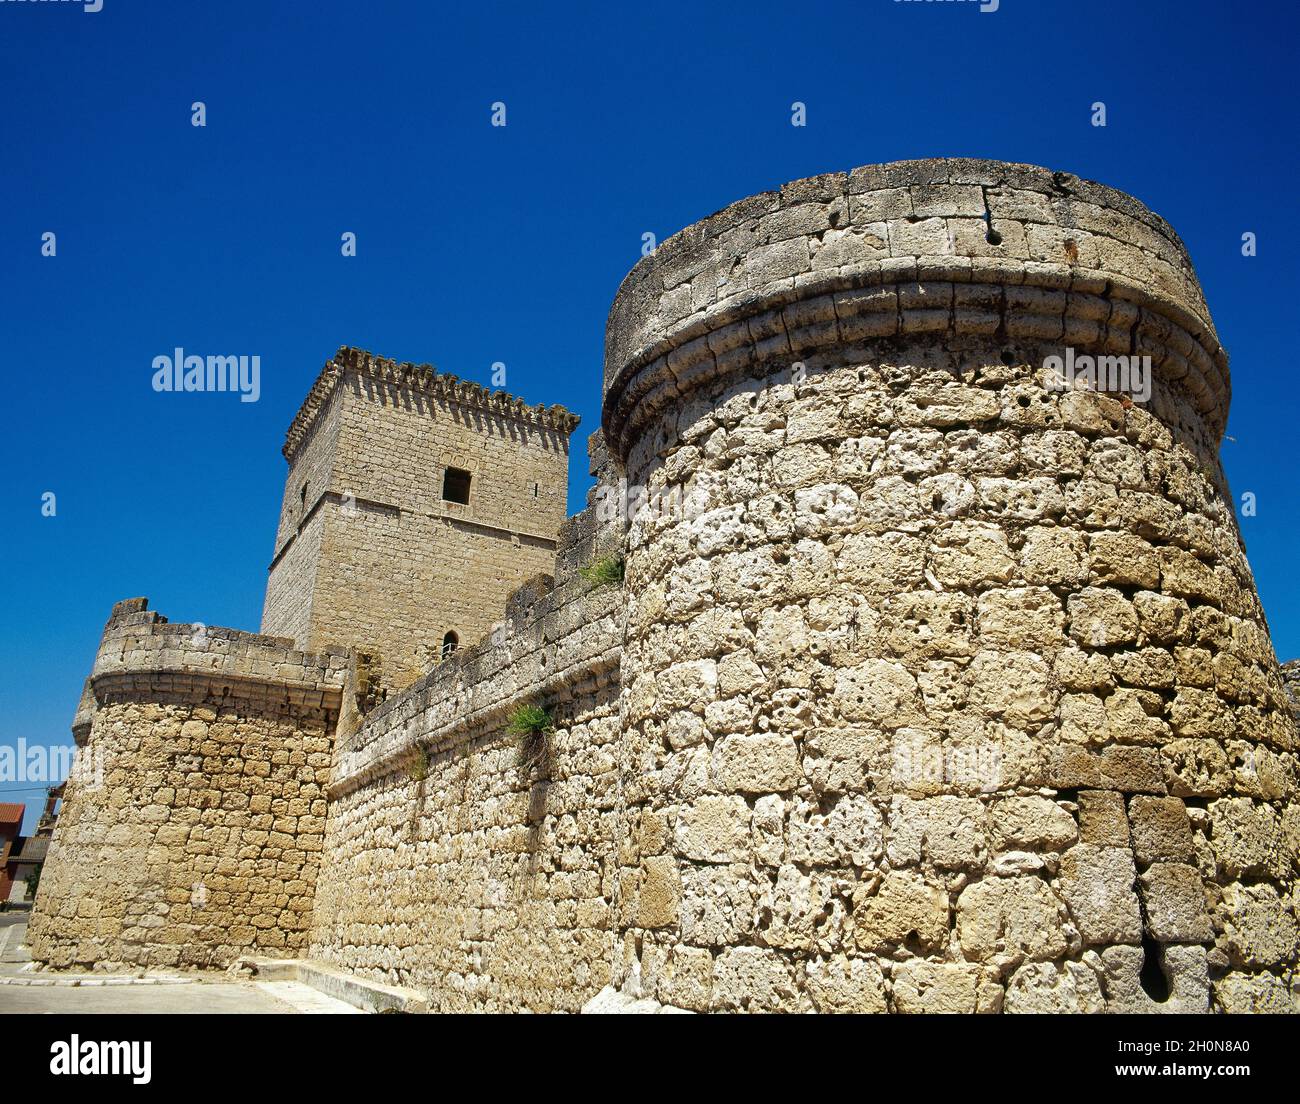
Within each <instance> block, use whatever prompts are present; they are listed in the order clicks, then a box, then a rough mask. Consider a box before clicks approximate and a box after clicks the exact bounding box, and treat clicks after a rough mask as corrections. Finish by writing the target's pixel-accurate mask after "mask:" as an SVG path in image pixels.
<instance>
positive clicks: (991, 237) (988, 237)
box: [984, 226, 1002, 245]
mask: <svg viewBox="0 0 1300 1104" xmlns="http://www.w3.org/2000/svg"><path fill="white" fill-rule="evenodd" d="M984 240H985V241H986V242H988V243H989V245H1001V244H1002V235H1001V234H999V233H998V232H997V231H996V230H994V229H993V228H992V227H991V226H990V227H989V232H988V233H987V234H985V235H984Z"/></svg>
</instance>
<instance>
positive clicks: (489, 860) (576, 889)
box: [310, 511, 622, 1012]
mask: <svg viewBox="0 0 1300 1104" xmlns="http://www.w3.org/2000/svg"><path fill="white" fill-rule="evenodd" d="M561 547H562V550H563V551H562V557H561V558H562V562H564V563H566V564H568V563H569V562H570V560H571V557H570V556H569V555H568V550H569V549H570V548H583V549H588V550H595V549H599V548H600V547H602V544H601V541H600V527H599V526H597V525H596V524H595V522H594V520H593V517H592V513H591V511H587V512H585V513H584V514H581V515H579V516H578V517H576V518H573V519H570V521H569V522H568V523H567V524H566V526H565V528H564V531H563V533H562V536H561ZM567 574H568V577H567V578H565V577H563V576H562V577H561V581H560V582H559V583H558V584H557V585H556V586H555V587H554V588H553V589H551V586H550V580H549V579H545V578H544V579H539V580H535V581H534V582H533V583H531V584H530V585H528V586H526V587H525V588H523V589H522V590H520V591H519V592H518V593H517V594H516V595H514V596H513V597H512V599H511V601H510V603H509V605H508V608H507V611H506V619H505V622H504V624H503V626H502V628H501V630H500V631H499V632H498V633H497V634H496V635H495V637H494V639H493V640H488V641H484V642H483V644H482V645H480V646H479V647H477V648H466V649H462V650H461V651H460V652H458V653H457V654H456V656H455V657H454V658H452V659H450V660H448V661H446V662H444V663H442V664H440V665H438V666H436V667H434V668H433V670H432V671H430V672H429V674H428V675H426V676H425V677H424V678H422V679H421V680H420V681H419V682H417V683H416V684H415V685H413V686H412V687H410V688H409V689H408V690H407V691H405V692H404V693H402V694H401V695H399V696H396V697H391V698H390V699H389V700H388V701H387V702H385V703H384V704H383V705H382V706H381V707H379V708H378V709H376V710H375V711H374V712H373V713H371V714H370V715H369V716H368V717H367V718H366V719H365V721H364V724H363V725H362V726H361V727H360V728H359V729H358V730H357V731H356V732H355V733H353V734H351V735H345V736H341V737H340V741H339V749H338V755H337V759H336V765H335V772H334V782H333V784H332V785H331V787H330V807H329V808H330V811H329V824H328V829H327V833H326V842H325V847H326V853H327V855H328V857H329V858H328V862H327V863H326V864H325V866H324V867H323V868H322V871H321V880H320V886H319V889H318V893H317V900H316V911H315V915H314V918H313V925H312V938H311V949H310V953H311V955H312V957H314V958H320V959H323V960H324V961H327V962H330V963H332V964H334V965H336V966H339V967H343V968H345V969H349V970H354V971H356V972H358V973H360V974H363V975H365V976H367V977H370V978H372V979H374V980H378V981H385V982H390V983H395V984H402V985H410V986H415V987H418V988H420V989H422V990H425V991H426V992H428V993H429V995H430V997H431V1001H432V1004H431V1007H433V1008H434V1009H436V1010H439V1011H517V1010H523V1009H527V1010H530V1011H534V1012H543V1011H553V1010H563V1011H577V1010H578V1009H579V1008H581V1006H582V1004H583V1003H584V1002H585V1001H586V1000H588V999H589V998H591V997H592V996H593V995H594V994H596V993H597V992H598V991H599V990H600V989H601V987H602V986H604V985H606V984H607V983H608V982H609V980H610V969H611V965H612V963H613V961H614V958H615V955H614V943H613V939H614V937H613V931H614V928H615V923H616V921H615V909H616V907H617V891H618V879H617V863H618V854H619V850H620V848H621V846H622V839H621V837H620V827H621V823H622V821H621V817H620V814H619V809H618V801H619V785H618V783H619V773H618V736H619V720H618V710H619V682H618V654H619V645H620V643H621V638H622V592H621V591H620V590H619V589H618V588H616V587H607V588H598V589H593V588H592V587H591V586H590V585H589V584H588V583H586V582H585V581H584V580H582V579H581V578H578V577H576V576H575V575H573V574H572V573H571V572H569V573H567ZM524 704H537V705H540V706H542V707H544V708H545V709H547V710H548V711H549V712H550V713H551V715H552V717H553V718H554V719H555V722H556V730H555V732H554V733H553V734H552V735H551V737H550V739H549V755H548V762H547V763H546V764H545V765H544V766H541V767H538V768H530V767H528V766H526V765H525V764H524V763H521V760H520V749H521V741H520V738H519V737H517V736H514V735H511V734H510V733H508V732H506V731H505V728H506V724H507V721H508V718H509V716H510V715H511V713H512V712H513V711H514V710H515V709H516V708H517V707H518V706H520V705H524Z"/></svg>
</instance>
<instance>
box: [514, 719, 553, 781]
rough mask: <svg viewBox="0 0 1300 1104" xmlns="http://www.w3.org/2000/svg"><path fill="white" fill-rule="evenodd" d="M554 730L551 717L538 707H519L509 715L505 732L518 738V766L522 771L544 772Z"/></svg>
mask: <svg viewBox="0 0 1300 1104" xmlns="http://www.w3.org/2000/svg"><path fill="white" fill-rule="evenodd" d="M554 728H555V722H554V721H553V720H552V719H551V715H550V714H549V713H548V712H547V711H546V710H545V709H543V708H542V707H541V706H540V705H521V706H520V707H519V708H518V709H516V710H515V711H514V712H513V713H511V714H510V720H509V721H508V722H507V723H506V731H507V732H509V733H510V734H511V735H512V736H517V737H519V765H520V767H522V768H523V769H524V770H526V771H529V772H532V771H540V772H544V770H545V768H546V766H547V764H548V761H549V758H550V740H549V737H550V734H551V732H552V731H553V730H554Z"/></svg>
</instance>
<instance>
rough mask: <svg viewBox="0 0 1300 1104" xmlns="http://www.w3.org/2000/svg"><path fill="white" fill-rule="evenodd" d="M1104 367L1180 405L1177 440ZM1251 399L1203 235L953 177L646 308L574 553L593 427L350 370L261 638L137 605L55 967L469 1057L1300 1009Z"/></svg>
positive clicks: (1056, 188)
mask: <svg viewBox="0 0 1300 1104" xmlns="http://www.w3.org/2000/svg"><path fill="white" fill-rule="evenodd" d="M1067 354H1068V355H1069V356H1070V357H1075V356H1076V355H1077V356H1080V357H1084V356H1086V357H1093V358H1106V357H1129V356H1135V357H1147V356H1149V357H1150V358H1151V361H1150V363H1151V365H1152V378H1151V379H1150V380H1149V381H1148V385H1149V388H1150V390H1149V394H1143V395H1141V396H1139V397H1138V398H1137V401H1135V399H1134V396H1132V395H1129V394H1126V393H1102V392H1099V391H1096V390H1088V389H1074V388H1064V389H1063V388H1061V387H1060V386H1059V381H1056V380H1053V379H1051V378H1049V376H1050V373H1049V372H1048V371H1047V370H1046V369H1045V365H1046V364H1048V363H1049V362H1050V360H1051V358H1053V357H1055V358H1058V361H1059V359H1060V358H1062V357H1063V356H1065V355H1067ZM1228 401H1229V378H1228V362H1227V355H1226V353H1225V352H1224V350H1223V348H1222V347H1221V346H1220V344H1219V341H1218V338H1217V336H1216V333H1215V329H1214V325H1213V322H1212V321H1211V318H1210V314H1209V311H1208V309H1207V308H1206V304H1205V301H1204V297H1203V295H1202V292H1201V289H1200V286H1199V284H1198V282H1197V279H1196V276H1195V274H1194V271H1193V268H1192V265H1191V261H1190V259H1189V258H1188V255H1187V252H1186V249H1185V248H1184V246H1183V245H1182V243H1181V242H1180V240H1179V239H1178V237H1177V235H1176V234H1175V233H1174V231H1173V230H1172V229H1171V228H1170V227H1169V226H1168V225H1167V224H1166V223H1165V222H1164V221H1163V220H1162V219H1160V218H1159V217H1158V216H1156V215H1154V214H1153V213H1151V212H1150V211H1149V210H1148V209H1147V208H1146V207H1144V206H1143V205H1142V204H1141V203H1139V202H1137V201H1136V200H1134V199H1132V198H1130V197H1129V196H1127V195H1124V194H1122V193H1119V192H1116V191H1114V190H1112V189H1110V188H1107V187H1104V186H1101V185H1098V184H1094V183H1091V182H1088V181H1084V180H1081V179H1079V178H1077V177H1075V176H1073V175H1070V174H1066V173H1059V172H1058V173H1053V172H1050V171H1048V170H1045V169H1041V168H1035V167H1031V166H1025V165H1017V164H1008V163H1002V162H990V161H972V160H957V159H937V160H928V161H915V162H903V163H897V164H890V165H883V166H867V167H864V168H859V169H855V170H853V171H852V172H849V173H833V174H828V175H825V176H819V177H814V178H811V179H807V180H800V181H796V182H794V183H791V184H788V185H786V186H785V187H783V188H781V189H780V190H779V191H776V192H767V193H763V194H761V195H756V196H752V197H750V198H748V199H744V200H742V201H740V202H738V203H735V204H733V205H732V206H730V207H727V208H726V209H725V210H722V211H720V212H718V213H717V214H715V215H713V216H711V217H710V218H708V219H705V220H704V221H702V222H700V223H697V224H695V225H693V226H691V227H688V228H687V229H686V230H684V231H682V232H681V233H679V234H677V235H675V236H674V237H672V238H671V239H669V240H668V241H666V242H664V243H663V244H662V245H660V246H659V248H658V249H657V250H656V251H655V252H654V253H653V255H651V256H649V257H646V258H644V259H643V260H642V261H641V262H640V263H639V264H637V266H636V267H635V268H634V269H633V270H632V272H631V273H630V275H629V276H628V277H627V279H626V280H625V281H624V283H623V285H622V287H621V288H620V289H619V291H618V294H617V297H616V299H615V301H614V305H613V308H612V310H611V313H610V317H609V323H608V327H607V336H606V355H605V377H604V413H603V427H602V431H601V432H598V433H596V434H595V435H593V437H592V438H591V443H590V446H589V451H590V455H591V461H592V474H593V475H594V476H595V477H596V480H597V482H596V487H595V488H594V489H593V491H592V493H591V495H590V496H589V500H588V507H587V509H586V510H584V511H583V512H581V513H579V514H578V515H576V516H575V517H571V518H568V519H567V520H566V519H565V518H564V501H565V482H566V471H567V454H568V448H569V442H570V436H571V434H572V432H573V430H574V429H575V427H576V424H577V419H576V418H575V417H573V416H572V415H571V414H569V413H568V412H567V411H565V410H564V409H562V408H560V407H554V406H553V407H550V408H544V407H537V406H528V405H526V404H524V403H523V402H521V401H520V400H518V399H515V398H513V397H510V396H507V395H504V394H501V393H492V392H489V391H486V390H484V389H482V388H479V387H477V386H475V385H472V384H468V383H464V382H459V381H456V380H455V379H453V378H449V377H445V376H441V375H438V374H436V373H434V372H432V371H431V370H430V369H428V368H420V367H415V366H412V365H408V364H396V363H393V362H390V361H386V360H381V359H378V358H375V357H372V356H370V355H369V354H367V353H363V352H359V351H356V350H352V349H343V350H340V352H339V353H338V354H337V355H336V356H335V357H334V358H333V360H331V362H330V363H329V364H328V365H327V366H326V368H325V370H324V372H323V373H322V374H321V376H320V378H319V379H318V380H317V381H316V383H315V385H314V386H313V387H312V389H311V392H310V394H309V395H308V397H307V399H306V402H305V403H304V404H303V407H302V409H301V410H300V411H299V413H298V415H297V417H296V418H295V419H294V420H293V423H292V425H291V427H290V429H289V432H288V436H287V439H286V442H285V446H284V454H285V457H286V459H287V461H288V463H289V472H288V477H287V479H286V483H285V492H284V503H283V506H282V509H281V514H280V524H279V529H278V532H277V535H276V539H275V549H274V555H273V558H272V562H271V568H270V576H269V580H268V584H267V589H266V603H265V612H264V616H263V622H262V626H261V629H262V632H261V634H256V635H255V634H250V633H243V632H236V631H233V630H227V629H218V628H211V627H207V626H195V625H187V624H172V623H169V622H167V620H166V619H165V618H163V617H161V616H160V615H159V614H157V613H155V612H153V611H150V610H149V609H148V608H147V603H146V602H145V600H144V599H133V600H129V601H126V602H121V603H119V604H118V605H117V606H116V607H115V608H114V610H113V612H112V616H111V618H110V619H109V622H108V624H107V626H106V628H105V630H104V635H103V639H102V641H101V644H100V647H99V652H98V655H97V657H96V659H95V663H94V668H93V671H92V673H91V676H90V678H89V679H88V680H87V684H86V690H85V693H84V695H83V698H82V702H81V705H80V707H79V709H78V711H77V715H76V720H75V724H74V733H75V735H76V739H77V742H78V744H79V745H81V746H82V748H83V749H86V750H88V751H91V752H93V753H94V755H95V757H96V758H95V761H96V762H101V763H102V764H103V772H102V773H103V777H102V779H101V780H100V781H99V782H93V781H88V780H77V781H75V782H74V783H71V784H70V785H69V787H68V790H67V793H66V798H65V805H64V810H63V813H62V815H61V817H60V820H59V824H58V828H57V831H56V834H55V838H54V841H53V843H52V846H51V849H50V854H49V859H48V861H47V864H46V868H45V874H44V877H43V879H42V882H41V885H40V889H39V894H38V898H37V901H36V906H35V913H34V916H33V918H32V922H31V930H30V933H29V943H30V946H31V949H32V952H33V954H34V956H35V957H36V958H37V959H38V960H40V961H43V962H45V963H47V964H48V965H49V966H51V967H55V968H58V967H73V966H87V965H95V964H104V963H131V964H136V965H164V966H173V967H174V966H197V967H223V966H226V965H228V964H229V963H230V962H231V961H232V960H234V959H236V958H238V957H239V956H241V955H248V954H252V955H266V956H271V957H282V958H283V957H294V956H298V957H302V958H307V959H311V960H314V961H319V962H323V963H327V964H330V965H331V966H333V967H336V968H339V969H342V970H346V971H349V972H351V973H353V974H356V975H358V976H362V977H365V978H369V979H372V980H375V981H381V982H389V983H393V984H400V985H404V986H408V987H412V988H415V989H419V990H422V991H423V992H424V993H426V994H427V995H428V998H429V1001H430V1004H431V1006H432V1007H433V1008H436V1009H439V1010H448V1011H473V1010H482V1011H507V1010H531V1011H550V1010H569V1011H576V1010H579V1009H581V1008H583V1007H584V1006H586V1007H588V1008H592V1009H630V1010H636V1011H645V1010H660V1009H663V1010H669V1009H685V1010H691V1011H701V1012H703V1011H713V1010H719V1011H726V1010H746V1011H767V1010H770V1011H812V1010H815V1011H823V1012H829V1011H874V1012H884V1011H890V1012H924V1011H943V1012H999V1011H1001V1012H1019V1011H1054V1012H1087V1011H1112V1012H1129V1011H1186V1012H1203V1011H1208V1010H1215V1011H1225V1012H1263V1011H1294V1010H1295V1008H1296V1002H1297V995H1296V994H1297V986H1298V985H1300V982H1298V981H1297V973H1296V968H1297V944H1298V943H1300V932H1298V928H1297V906H1298V905H1300V899H1298V898H1297V883H1296V869H1297V865H1298V864H1300V803H1297V801H1296V798H1295V788H1296V784H1297V770H1296V753H1297V727H1296V721H1295V719H1294V717H1293V715H1292V711H1291V709H1290V707H1289V705H1288V699H1287V697H1286V694H1285V691H1284V687H1283V679H1282V675H1281V673H1280V671H1279V666H1278V663H1277V660H1276V658H1275V656H1274V653H1273V649H1272V645H1271V642H1270V639H1269V635H1268V628H1267V624H1266V621H1265V618H1264V614H1263V611H1262V610H1261V608H1260V604H1259V600H1258V597H1257V595H1256V592H1255V587H1254V583H1253V579H1252V577H1251V572H1250V568H1249V566H1248V564H1247V561H1246V557H1245V553H1244V549H1243V545H1242V542H1241V538H1240V534H1239V533H1238V530H1237V525H1236V519H1235V514H1234V510H1233V506H1232V499H1231V497H1230V493H1229V490H1228V487H1227V484H1226V481H1225V479H1224V475H1223V470H1222V468H1221V466H1220V462H1219V458H1218V446H1219V442H1220V439H1221V437H1222V434H1223V430H1224V425H1225V422H1226V419H1227V413H1228ZM613 564H621V565H622V574H621V575H620V574H619V572H618V571H617V570H614V569H612V568H611V567H610V565H613ZM593 566H595V567H601V566H604V567H605V568H606V569H607V570H604V571H599V570H592V568H593ZM521 717H524V718H525V720H523V721H521ZM528 717H531V720H529V719H527V718H528ZM539 718H540V719H539Z"/></svg>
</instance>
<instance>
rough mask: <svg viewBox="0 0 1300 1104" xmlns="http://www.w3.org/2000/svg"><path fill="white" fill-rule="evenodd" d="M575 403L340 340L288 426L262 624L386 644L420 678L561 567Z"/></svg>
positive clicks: (317, 641)
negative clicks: (528, 585) (534, 399)
mask: <svg viewBox="0 0 1300 1104" xmlns="http://www.w3.org/2000/svg"><path fill="white" fill-rule="evenodd" d="M577 424H578V418H577V417H576V416H575V415H573V414H571V413H569V411H567V410H565V409H564V408H563V407H561V406H550V407H544V406H529V405H527V404H526V403H524V402H523V401H522V400H521V399H517V398H515V397H514V396H512V395H507V394H506V393H505V392H502V391H497V392H493V391H489V390H487V389H486V388H483V387H480V386H479V385H478V384H474V383H467V382H464V381H462V380H458V379H457V378H456V377H455V376H446V375H440V374H438V373H436V372H434V370H433V369H432V368H431V367H429V366H428V365H413V364H398V363H396V362H395V361H391V360H385V359H383V358H380V357H375V356H372V355H371V354H369V353H367V352H364V351H362V350H359V349H351V348H347V347H344V348H342V349H340V350H339V351H338V353H336V354H335V356H334V358H333V359H332V360H331V361H330V362H329V363H328V364H326V365H325V368H324V369H323V370H322V372H321V374H320V376H319V377H318V378H317V380H316V382H315V384H314V385H313V386H312V389H311V391H310V393H309V394H308V396H307V399H306V401H305V402H304V403H303V405H302V408H301V409H300V410H299V411H298V414H297V417H295V418H294V420H293V424H292V425H291V426H290V427H289V432H288V434H287V435H286V438H285V444H284V450H283V451H284V456H285V459H286V460H288V462H289V475H288V479H287V480H286V481H285V487H284V503H283V505H282V506H281V509H280V526H279V531H278V532H277V534H276V538H275V555H274V557H273V558H272V560H271V567H270V578H269V579H268V581H267V587H266V603H265V606H264V608H263V613H262V632H264V633H267V634H270V635H274V636H287V637H292V638H293V640H294V641H295V643H296V644H297V646H298V647H299V648H303V649H306V650H311V651H315V650H318V649H320V648H322V647H325V646H327V645H342V646H346V647H354V648H357V649H359V650H361V651H364V652H370V653H377V654H378V656H379V658H380V663H381V670H382V681H383V683H384V684H385V685H387V686H389V687H398V686H402V685H405V684H407V683H409V682H411V681H413V680H414V679H415V678H416V677H418V675H419V674H420V672H421V671H422V670H423V669H424V668H425V667H426V666H427V665H428V664H429V663H430V661H431V660H433V659H435V658H437V657H438V656H439V655H440V654H442V653H444V652H445V651H447V650H449V649H450V648H454V647H456V646H458V645H460V644H473V643H476V642H477V641H478V640H479V639H480V638H481V637H482V636H484V635H485V634H486V633H487V632H488V631H490V629H491V628H492V625H493V624H494V623H495V622H496V621H497V620H499V619H500V617H501V615H502V612H503V610H504V607H505V601H506V598H507V596H508V595H509V594H510V592H511V591H512V590H513V589H514V588H515V587H517V586H518V585H519V584H520V583H522V582H523V581H524V580H525V579H528V578H529V577H531V576H533V575H537V574H542V573H550V572H552V571H553V570H554V565H555V544H556V536H557V533H558V531H559V528H560V525H561V524H562V523H563V521H564V519H565V513H566V504H567V492H568V470H569V469H568V464H569V436H570V434H572V432H573V430H574V429H575V428H576V426H577Z"/></svg>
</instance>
